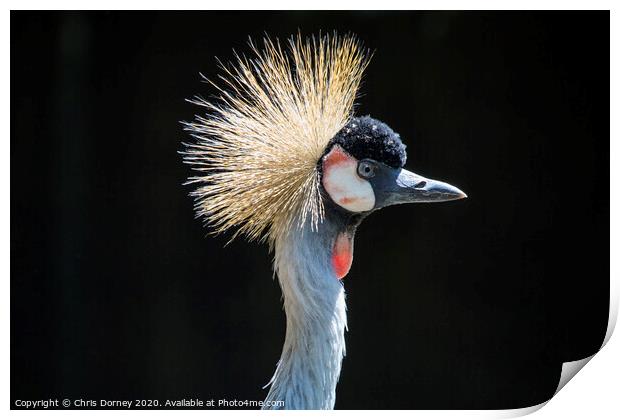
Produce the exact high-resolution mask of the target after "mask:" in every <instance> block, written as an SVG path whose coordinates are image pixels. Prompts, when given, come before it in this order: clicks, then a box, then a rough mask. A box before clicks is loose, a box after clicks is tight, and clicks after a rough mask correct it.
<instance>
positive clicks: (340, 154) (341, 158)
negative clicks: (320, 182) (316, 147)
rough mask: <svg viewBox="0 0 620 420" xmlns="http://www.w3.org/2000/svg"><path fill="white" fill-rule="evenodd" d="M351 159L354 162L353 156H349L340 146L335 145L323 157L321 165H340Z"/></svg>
mask: <svg viewBox="0 0 620 420" xmlns="http://www.w3.org/2000/svg"><path fill="white" fill-rule="evenodd" d="M351 161H353V162H355V158H353V157H351V156H349V155H348V154H347V153H346V152H345V151H344V150H342V148H341V147H340V146H338V145H336V146H334V147H333V148H332V150H331V151H330V152H329V153H328V154H327V155H326V156H325V157H324V158H323V167H324V168H325V169H328V168H329V167H331V166H333V165H341V164H344V163H347V162H351Z"/></svg>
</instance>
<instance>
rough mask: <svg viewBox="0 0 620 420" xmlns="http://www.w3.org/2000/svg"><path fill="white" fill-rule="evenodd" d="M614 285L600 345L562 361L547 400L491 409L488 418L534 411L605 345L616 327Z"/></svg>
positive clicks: (524, 414)
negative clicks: (576, 358) (505, 408)
mask: <svg viewBox="0 0 620 420" xmlns="http://www.w3.org/2000/svg"><path fill="white" fill-rule="evenodd" d="M616 292H617V290H616V287H615V284H614V282H613V281H611V282H610V294H609V297H610V301H609V319H608V320H607V331H606V332H605V338H604V339H603V342H602V343H601V347H600V348H599V349H598V350H597V351H595V352H594V353H593V354H592V355H590V356H588V357H584V358H583V359H579V360H573V361H570V362H564V363H562V371H561V372H560V379H559V380H558V386H557V388H556V389H555V392H554V393H553V395H552V396H551V398H549V399H548V400H547V401H544V402H541V403H540V404H536V405H532V406H530V407H524V408H514V409H508V410H493V411H490V412H488V414H489V416H488V418H495V419H507V418H516V417H522V416H526V415H528V414H531V413H533V412H535V411H538V410H540V409H541V408H543V407H544V406H545V405H547V403H548V402H549V401H551V399H552V398H553V397H555V396H556V394H557V393H558V392H560V390H561V389H562V388H564V386H565V385H566V384H567V383H568V382H569V381H570V380H571V379H573V377H574V376H575V375H576V374H577V373H578V372H579V371H580V370H581V369H582V368H583V367H584V366H585V365H586V364H588V362H589V361H590V360H592V358H593V357H594V356H596V354H597V353H598V352H599V351H601V350H602V349H603V347H605V345H606V344H607V343H608V342H609V339H610V338H611V336H612V334H613V332H614V329H615V327H616V320H617V317H618V316H617V315H618V293H616Z"/></svg>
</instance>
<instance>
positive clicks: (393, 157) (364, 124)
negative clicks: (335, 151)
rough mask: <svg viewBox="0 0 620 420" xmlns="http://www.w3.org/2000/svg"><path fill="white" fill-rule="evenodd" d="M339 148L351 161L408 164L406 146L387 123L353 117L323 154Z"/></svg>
mask: <svg viewBox="0 0 620 420" xmlns="http://www.w3.org/2000/svg"><path fill="white" fill-rule="evenodd" d="M334 144H338V145H340V146H341V147H342V148H343V149H344V150H346V151H347V152H348V153H349V154H350V155H351V156H353V157H354V158H356V159H358V160H361V159H374V160H376V161H378V162H382V163H385V164H386V165H388V166H391V167H392V168H402V167H403V166H405V163H406V161H407V151H406V150H405V149H406V147H407V146H405V145H404V144H403V142H402V141H401V140H400V136H399V135H398V133H395V132H394V130H392V129H391V128H390V127H389V126H388V125H387V124H385V123H383V122H381V121H379V120H376V119H374V118H371V117H370V116H369V115H366V116H364V117H355V118H352V119H351V120H350V121H349V122H348V123H347V125H345V126H344V127H342V129H341V130H340V131H339V132H338V133H337V134H336V135H335V136H334V138H333V139H332V140H331V141H330V142H329V145H328V146H327V148H326V150H325V152H326V153H327V152H329V150H331V148H332V147H333V146H334Z"/></svg>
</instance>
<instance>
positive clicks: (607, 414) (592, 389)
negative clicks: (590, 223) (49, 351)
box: [0, 0, 620, 420]
mask: <svg viewBox="0 0 620 420" xmlns="http://www.w3.org/2000/svg"><path fill="white" fill-rule="evenodd" d="M9 4H10V7H11V8H12V9H48V8H50V7H51V6H53V8H55V9H84V8H86V9H119V10H126V9H143V8H153V9H177V10H178V9H204V8H205V7H206V8H210V9H214V10H217V9H267V10H271V9H285V10H286V9H289V10H295V9H306V10H320V9H324V10H335V9H339V10H340V9H350V8H356V9H367V10H371V9H381V10H394V9H410V8H412V7H413V8H415V9H417V10H428V9H432V10H442V9H472V10H481V9H508V10H512V9H532V10H544V9H558V7H559V8H562V9H604V10H610V9H611V10H612V11H611V17H610V21H611V45H612V46H615V47H616V50H617V48H618V46H619V45H620V43H619V42H618V30H617V29H616V28H617V27H618V22H619V20H620V19H618V16H617V12H616V11H615V10H613V5H614V2H611V1H588V2H584V1H570V0H565V1H562V2H557V3H554V2H551V1H541V0H538V1H532V0H524V1H518V2H516V1H505V2H501V3H499V2H497V1H488V0H487V1H457V0H453V1H441V2H431V1H416V2H404V1H390V0H382V1H380V2H377V1H376V0H375V1H367V0H358V1H334V0H330V1H326V0H314V1H297V2H295V3H293V2H285V1H268V0H263V1H260V2H249V1H238V0H228V1H226V2H221V1H218V2H205V1H200V0H192V1H188V0H177V1H175V2H169V1H168V2H165V1H160V0H152V1H150V2H148V3H147V2H135V1H134V2H132V1H127V0H124V1H118V0H108V1H105V2H103V1H92V2H89V3H88V4H86V3H84V2H79V1H59V2H54V3H53V5H52V4H50V3H49V2H44V1H30V2H27V3H26V2H16V1H12V2H9ZM4 22H5V24H4V25H3V30H2V33H3V42H2V48H3V50H4V54H3V57H4V58H5V62H4V65H3V66H1V67H0V68H1V70H0V71H2V73H3V76H4V77H3V80H5V82H4V84H3V88H2V96H3V97H4V98H5V102H4V103H5V110H4V112H3V113H2V114H1V117H0V118H2V120H3V121H2V122H3V124H2V127H5V132H7V131H9V124H10V120H9V115H10V114H9V113H10V75H9V72H10V66H9V63H8V61H9V51H10V13H9V12H8V10H7V13H6V14H5V18H4ZM576 30H578V28H576ZM610 50H611V51H610V53H611V69H610V70H611V75H612V78H611V127H610V128H611V139H613V141H611V145H610V152H611V162H610V164H611V187H610V197H611V214H612V215H614V216H617V215H618V208H619V206H618V203H619V198H618V197H619V192H620V191H619V188H618V185H619V181H620V170H619V166H620V165H619V162H618V141H617V128H616V125H617V123H616V121H618V117H620V116H619V115H618V107H617V98H618V84H617V83H616V81H615V77H616V76H617V71H618V66H617V53H615V52H614V48H613V47H612V48H610ZM9 138H10V133H8V132H7V133H6V138H5V140H4V141H2V142H1V147H2V148H3V149H2V153H1V157H2V159H3V164H2V165H0V171H1V173H0V188H1V189H2V190H1V191H2V194H1V195H0V197H2V200H3V205H2V212H3V218H2V223H1V224H0V230H1V233H2V236H3V238H4V241H2V243H1V245H0V246H1V247H2V254H1V260H0V261H1V263H0V264H1V269H2V273H3V274H4V275H3V277H2V278H3V279H5V280H6V281H4V283H3V285H4V293H3V304H4V305H3V306H2V310H1V314H2V315H1V325H2V328H3V333H4V334H3V337H5V341H4V342H5V343H6V344H5V345H4V346H2V350H1V352H2V359H3V361H4V363H3V364H2V366H3V367H2V378H3V380H2V382H1V385H0V386H1V387H2V388H1V390H2V394H3V396H4V401H3V403H4V407H5V410H8V408H9V406H10V404H9V403H10V401H9V395H10V375H9V369H10V366H9V346H8V340H6V338H8V337H9V331H10V324H9V307H10V298H9V296H10V294H9V281H8V279H9V278H10V259H9V252H10V243H9V239H10V236H9V228H10V207H9V205H10V201H9V199H10V198H9V197H10V183H9V178H10V169H9V168H10V166H9V165H10V159H9V156H10V143H9ZM13 163H14V164H19V163H18V162H13ZM619 233H620V232H619V225H618V223H617V220H616V219H614V218H613V217H612V218H611V232H610V235H611V243H610V247H611V248H610V256H611V267H610V270H611V276H610V277H611V279H610V281H611V302H610V308H611V310H610V323H609V327H608V332H607V335H606V338H605V343H606V345H605V346H604V348H603V349H602V351H601V352H600V354H597V355H596V357H594V358H592V362H591V363H589V364H588V365H587V367H585V368H584V369H583V370H584V372H583V373H581V374H580V375H579V376H580V377H579V379H578V380H575V381H572V382H571V383H570V384H569V385H567V386H566V387H565V388H564V389H562V387H563V386H564V385H565V384H566V382H564V383H561V384H559V386H558V391H559V390H560V389H561V392H559V393H558V394H557V395H556V396H555V397H554V398H552V399H551V400H550V401H549V402H548V403H544V404H541V405H539V406H536V407H531V408H528V409H521V410H500V411H365V412H364V411H354V412H345V411H336V412H326V413H321V415H322V416H335V417H342V416H345V417H348V416H350V415H352V414H353V415H354V416H355V417H356V418H360V417H361V418H373V419H374V418H376V416H384V415H389V416H390V417H397V418H411V417H415V418H463V417H477V418H506V417H513V416H516V415H517V416H518V415H524V414H528V413H529V412H533V411H536V410H538V409H539V408H541V407H543V406H545V408H544V409H543V410H540V411H537V412H536V413H535V414H534V416H536V417H537V418H540V419H554V418H561V419H568V420H571V419H583V418H585V417H586V416H587V417H591V418H595V419H616V418H618V416H619V415H620V409H619V406H620V405H619V404H618V402H617V401H618V396H617V389H618V387H617V385H618V378H620V361H619V358H618V356H619V355H620V345H619V344H618V340H617V339H615V340H611V341H609V339H610V337H611V333H612V332H613V327H614V326H615V322H616V319H617V311H618V287H617V282H618V275H619V274H620V272H619V265H618V258H617V256H618V255H620V253H619V252H618V251H619V250H620V247H619V246H618V238H619V237H620V236H619ZM614 257H616V258H614ZM587 359H588V360H590V359H591V358H587ZM586 362H587V361H586ZM584 365H585V363H583V362H581V363H580V362H579V361H577V362H572V363H566V364H565V366H564V367H563V372H562V376H563V377H564V378H566V377H569V376H570V375H571V373H572V374H574V373H576V371H578V370H579V369H580V368H582V367H583V366H584ZM576 368H579V369H576ZM571 377H572V376H571ZM9 415H10V416H13V417H20V418H32V417H38V416H41V415H46V416H49V417H52V418H54V417H58V418H67V417H69V418H70V417H75V418H82V417H84V416H85V415H86V416H88V417H91V416H92V417H94V418H109V417H110V416H112V415H113V416H119V417H122V418H136V417H138V418H140V417H148V418H150V419H152V418H166V419H167V418H169V417H170V416H171V415H174V416H184V417H185V416H187V417H196V418H201V419H202V418H204V417H205V416H209V417H212V416H216V417H220V416H221V417H223V418H238V417H246V416H271V415H281V416H284V417H289V416H295V417H307V416H312V417H314V416H315V415H316V413H313V412H284V413H279V414H274V413H266V412H256V411H234V412H222V411H219V412H214V411H174V412H167V411H140V412H138V411H114V412H111V411H110V412H108V411H91V412H89V413H85V412H82V411H10V413H9Z"/></svg>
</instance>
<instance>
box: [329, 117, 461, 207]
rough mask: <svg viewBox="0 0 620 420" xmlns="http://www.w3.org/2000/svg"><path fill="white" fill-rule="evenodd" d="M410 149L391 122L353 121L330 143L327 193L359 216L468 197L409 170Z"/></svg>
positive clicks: (448, 186) (359, 119)
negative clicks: (395, 207) (385, 208)
mask: <svg viewBox="0 0 620 420" xmlns="http://www.w3.org/2000/svg"><path fill="white" fill-rule="evenodd" d="M405 148H406V146H405V145H404V144H403V143H402V141H401V140H400V136H399V135H398V134H397V133H395V132H394V131H393V130H392V129H391V128H390V127H388V126H387V125H386V124H385V123H383V122H381V121H378V120H376V119H374V118H370V117H369V116H366V117H358V118H353V119H351V121H349V122H348V123H347V125H345V126H344V127H343V128H342V129H341V130H340V131H339V132H338V134H336V136H335V137H334V138H333V139H332V140H331V141H330V143H329V145H328V147H327V150H326V153H325V154H324V156H323V157H322V159H321V161H320V170H321V174H322V179H321V180H322V185H323V188H324V189H325V192H327V194H328V196H329V197H330V199H331V200H332V201H333V202H334V203H335V204H337V205H338V206H340V207H342V208H343V209H345V210H347V211H350V212H353V213H360V212H369V211H373V210H377V209H380V208H382V207H386V206H390V205H394V204H402V203H430V202H438V201H450V200H458V199H461V198H465V197H467V195H466V194H465V193H464V192H463V191H461V190H459V189H458V188H456V187H454V186H452V185H450V184H447V183H445V182H441V181H436V180H432V179H429V178H425V177H423V176H420V175H417V174H415V173H413V172H410V171H407V170H406V169H403V166H404V165H405V162H406V160H407V153H406V151H405Z"/></svg>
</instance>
